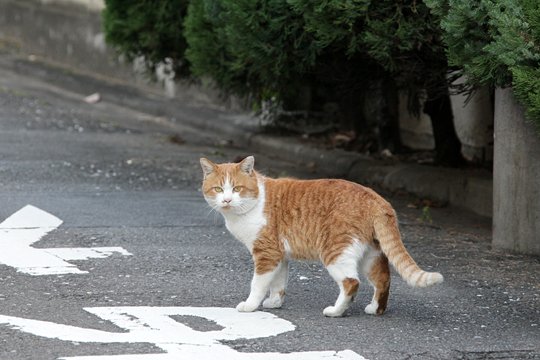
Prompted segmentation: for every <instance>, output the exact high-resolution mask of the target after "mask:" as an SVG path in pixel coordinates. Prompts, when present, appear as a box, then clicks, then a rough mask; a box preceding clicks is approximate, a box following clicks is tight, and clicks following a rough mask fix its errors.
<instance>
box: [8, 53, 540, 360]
mask: <svg viewBox="0 0 540 360" xmlns="http://www.w3.org/2000/svg"><path fill="white" fill-rule="evenodd" d="M40 72H41V73H40ZM53 78H56V80H54V79H53ZM53 80H54V81H53ZM124 89H125V88H124V87H122V86H119V85H114V86H113V85H110V84H106V83H105V84H104V83H101V82H100V81H98V80H96V79H92V78H88V77H84V76H76V75H72V74H70V73H64V74H63V75H62V74H61V72H60V71H59V70H58V69H57V70H55V69H52V68H47V67H41V66H35V65H33V64H31V63H29V62H27V61H26V60H21V59H17V58H15V57H13V56H11V55H8V54H3V55H0V109H1V111H0V185H1V187H0V200H1V203H2V206H1V207H0V222H1V221H4V219H6V218H8V217H9V216H10V215H11V214H13V213H14V212H16V211H17V210H19V209H20V208H22V207H23V206H25V205H27V204H31V205H34V206H36V207H39V208H40V209H43V210H45V211H47V212H49V213H51V214H53V215H55V216H57V217H59V218H60V219H62V220H63V221H64V223H63V224H62V225H61V226H60V227H59V228H58V229H56V230H54V231H52V232H50V233H49V234H48V235H46V236H45V237H44V238H43V239H42V240H41V241H39V242H37V243H36V244H35V246H34V247H35V248H41V249H43V248H55V247H64V248H83V247H122V248H124V249H126V250H127V251H128V252H130V253H131V254H132V255H130V256H123V255H121V254H113V255H111V256H110V257H106V258H101V259H87V260H80V261H77V260H74V261H70V262H71V263H73V264H76V265H77V267H78V268H79V269H81V270H84V271H88V273H87V274H65V275H43V276H32V275H28V274H24V273H20V272H17V271H16V269H14V268H12V267H8V266H5V265H2V264H0V316H8V317H16V318H25V319H35V320H42V321H47V322H54V323H58V324H66V325H72V326H74V327H83V328H91V329H97V330H103V331H109V332H111V333H118V332H122V331H123V330H122V329H119V328H118V327H116V326H115V325H114V324H113V323H111V322H109V321H105V320H103V319H100V318H99V317H97V316H95V315H92V314H90V313H88V312H86V311H84V310H83V308H93V307H119V306H145V307H155V308H162V307H186V306H197V307H223V308H231V307H234V306H235V305H236V304H237V303H238V302H240V301H242V300H244V299H245V297H246V296H247V294H248V290H249V281H250V277H251V271H252V264H251V259H250V256H249V254H248V252H247V250H246V249H245V248H244V247H243V245H241V244H240V243H238V242H237V241H235V240H234V239H233V238H232V237H231V236H230V235H229V234H228V233H227V232H226V230H225V228H224V226H223V222H222V220H221V219H220V217H219V216H218V215H217V214H215V213H212V212H210V211H209V208H208V206H207V205H206V203H205V202H204V200H203V199H202V196H201V194H200V191H199V185H200V180H201V175H200V169H199V164H198V159H199V157H201V156H206V157H208V158H211V159H213V160H215V161H229V160H233V159H235V158H237V157H241V156H245V155H248V154H254V155H255V157H256V163H257V166H258V168H259V169H261V170H262V171H263V172H264V173H266V174H268V175H271V176H280V175H287V176H296V177H302V178H308V177H318V176H326V175H327V174H332V173H334V174H336V175H339V171H337V170H336V171H333V170H332V169H330V168H329V166H330V165H329V164H330V163H332V162H331V161H328V162H326V163H325V162H319V166H318V168H316V169H315V170H316V171H315V172H313V169H312V168H308V167H306V166H302V164H304V165H305V163H304V162H299V161H296V159H294V158H292V157H291V156H277V155H279V154H276V152H277V150H276V148H272V149H273V150H271V151H270V150H268V149H269V148H264V147H263V146H259V145H257V143H256V142H254V141H253V138H254V136H256V137H258V138H259V139H262V140H260V141H261V142H264V141H266V140H264V139H266V138H265V137H264V136H263V135H260V134H259V135H253V133H252V129H249V128H248V129H245V128H243V129H244V131H240V130H235V129H238V126H239V127H240V128H242V126H244V125H242V124H236V125H238V126H235V123H234V121H236V120H237V119H236V118H235V119H236V120H235V119H232V120H231V119H229V121H228V122H227V121H225V120H224V119H227V116H228V115H227V114H226V113H223V112H222V111H220V110H219V109H209V108H206V107H202V106H197V105H195V106H193V105H186V104H177V103H173V102H172V101H171V102H168V101H166V100H164V99H161V98H159V97H155V98H153V97H152V98H151V99H150V100H148V96H147V97H144V96H141V95H140V94H138V93H133V92H130V91H125V92H124V91H123V90H124ZM97 90H99V92H100V93H101V94H102V98H103V100H102V101H100V102H98V103H96V104H87V103H85V102H84V101H82V98H83V97H84V95H88V94H90V93H92V92H95V91H97ZM143 101H148V103H146V104H142V102H143ZM150 107H152V108H153V109H154V110H153V111H149V109H150ZM220 120H223V121H220ZM213 121H214V122H215V123H224V124H226V125H224V126H227V127H228V129H229V131H230V133H228V134H227V133H225V132H224V131H222V130H223V129H221V130H220V131H217V127H216V129H213V128H212V126H213V125H212V124H213ZM197 122H203V123H204V124H206V125H205V126H206V127H207V128H206V130H204V131H203V130H201V129H202V127H201V126H196V123H197ZM245 126H247V125H245ZM235 131H238V132H239V133H241V134H244V135H245V134H247V135H246V136H247V138H245V139H247V140H246V141H236V143H233V144H232V145H234V146H231V145H230V142H228V141H227V140H229V139H230V138H231V135H232V137H233V138H234V139H236V140H237V139H242V136H244V135H238V136H236V137H235V136H234V135H235ZM272 141H274V140H272ZM294 146H296V145H294ZM265 149H266V151H263V150H265ZM298 149H302V150H298V152H300V151H303V152H308V150H305V147H302V148H300V147H298ZM306 156H308V155H306ZM284 158H285V159H287V158H289V161H286V160H283V159H284ZM319 158H320V156H319ZM342 161H343V163H344V164H346V163H347V159H343V160H342ZM299 164H300V165H299ZM325 164H326V165H325ZM327 167H328V168H327ZM383 195H384V196H385V197H387V198H388V199H389V200H390V201H391V203H392V204H393V205H394V206H395V207H396V209H397V211H398V214H399V217H400V223H401V229H402V233H403V237H404V241H405V244H406V246H407V248H408V249H409V251H410V252H411V254H412V255H413V257H414V258H415V259H416V260H417V262H418V263H419V264H420V265H421V266H422V267H423V268H425V269H426V270H437V271H440V272H441V273H442V274H443V275H444V276H445V282H444V283H443V284H442V285H440V286H438V287H433V288H428V289H412V288H409V287H407V286H406V284H405V283H404V282H403V281H402V280H401V279H400V278H399V277H398V276H397V275H396V274H395V273H394V274H393V275H394V276H393V282H392V286H391V292H390V303H389V308H388V310H387V313H386V314H385V315H383V316H379V317H373V316H368V315H366V314H364V312H363V308H364V307H365V305H366V304H368V303H369V301H370V298H371V289H370V287H369V286H362V287H361V291H360V293H359V295H358V297H357V299H356V300H355V303H354V304H353V305H352V307H351V309H350V310H349V311H348V313H347V316H346V317H343V318H339V319H329V318H325V317H324V316H323V315H322V309H324V307H325V306H327V305H329V304H331V303H333V302H334V300H335V297H336V296H337V287H336V286H335V284H334V283H333V281H332V280H331V279H330V277H329V276H328V274H327V273H326V272H325V270H324V269H323V268H322V267H321V266H320V265H319V264H316V263H293V264H292V265H291V273H290V281H289V287H288V295H287V298H286V300H285V303H284V306H283V308H282V309H276V310H271V311H269V312H270V313H272V314H274V315H276V316H278V317H279V318H282V319H285V320H287V321H289V322H291V323H292V324H294V325H295V327H296V328H295V330H294V331H290V332H286V333H283V334H281V335H277V336H273V337H263V338H258V339H237V340H230V341H226V342H224V344H225V345H227V346H228V347H230V348H232V349H235V350H236V351H238V352H241V353H255V352H257V353H260V352H280V353H288V352H303V351H330V350H332V351H342V350H346V349H350V350H352V351H354V352H356V353H357V354H359V355H360V356H363V357H365V358H366V359H372V360H373V359H540V281H539V277H540V261H539V258H538V257H532V256H524V255H514V254H510V253H506V252H502V251H497V250H494V249H492V248H491V246H490V240H491V239H490V222H489V220H487V219H486V218H485V217H481V216H477V215H474V214H473V213H471V212H467V211H465V210H462V209H458V208H456V207H442V208H431V209H430V210H429V212H426V211H423V209H422V205H419V202H418V199H416V198H414V197H410V196H408V195H405V194H401V193H395V192H394V193H389V192H383ZM0 244H1V242H0ZM0 251H2V249H0ZM238 316H239V317H240V316H242V314H238ZM0 319H1V318H0ZM178 321H180V322H188V321H195V320H193V319H192V320H188V319H186V318H184V319H179V320H178ZM199 321H200V320H199ZM1 322H2V321H0V359H2V360H4V359H6V360H10V359H36V360H41V359H56V358H62V357H75V356H90V355H109V356H110V355H122V354H154V353H160V352H162V350H160V349H159V348H157V347H156V346H155V345H152V344H149V343H144V342H135V343H130V342H125V343H114V344H109V343H103V342H102V343H100V342H97V343H86V342H84V341H62V340H59V339H55V338H54V334H51V335H50V337H46V336H36V335H32V334H29V333H28V332H25V331H22V330H21V329H20V328H17V327H13V326H11V327H10V326H6V325H5V323H4V324H1ZM191 326H194V327H199V328H200V329H205V326H206V327H207V328H206V330H208V329H213V327H212V326H215V324H214V325H212V323H198V324H191ZM206 330H201V331H206ZM51 337H52V338H51ZM148 356H149V355H148ZM219 356H220V354H216V358H218V357H219ZM143 358H144V357H143ZM119 359H120V358H119Z"/></svg>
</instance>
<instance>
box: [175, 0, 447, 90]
mask: <svg viewBox="0 0 540 360" xmlns="http://www.w3.org/2000/svg"><path fill="white" fill-rule="evenodd" d="M185 28H186V37H187V41H188V45H189V48H188V50H187V52H186V56H187V58H188V59H189V61H190V62H191V63H192V65H193V72H194V73H195V74H196V75H198V76H202V75H208V76H210V77H212V78H213V79H215V80H216V82H217V84H218V85H219V86H220V87H221V88H223V89H225V90H227V91H233V92H240V93H251V94H254V95H255V96H256V97H257V98H261V97H262V98H264V97H268V96H274V95H278V96H280V97H287V96H291V94H294V93H296V92H297V89H298V86H299V85H298V84H299V83H303V84H308V85H314V84H319V85H320V84H324V85H325V86H330V88H334V90H335V87H338V88H340V89H342V92H345V91H347V90H350V89H354V88H358V87H359V86H363V87H364V88H366V87H367V84H366V81H368V80H369V79H370V78H373V77H379V78H380V77H384V76H388V75H390V76H394V77H395V78H396V80H397V83H398V87H400V88H405V89H408V90H410V89H415V91H416V92H418V91H419V90H420V89H421V88H425V87H426V86H431V85H432V84H433V81H431V80H432V77H434V76H437V77H440V76H441V74H445V72H446V57H445V54H444V49H443V47H442V43H441V42H440V36H439V34H440V30H439V28H438V22H437V21H434V19H433V16H432V14H431V13H430V12H429V9H428V8H427V6H426V5H425V4H424V3H423V2H419V1H415V0H405V1H400V2H396V1H394V0H378V1H373V0H348V1H343V0H324V1H323V0H318V1H313V0H199V1H194V2H192V3H191V4H190V6H189V11H188V16H187V19H186V21H185ZM443 76H444V75H443ZM317 86H318V85H317Z"/></svg>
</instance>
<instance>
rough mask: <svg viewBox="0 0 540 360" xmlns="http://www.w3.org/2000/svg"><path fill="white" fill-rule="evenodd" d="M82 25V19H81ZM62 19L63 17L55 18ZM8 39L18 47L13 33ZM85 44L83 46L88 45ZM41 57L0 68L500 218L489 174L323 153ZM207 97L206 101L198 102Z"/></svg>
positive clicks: (226, 114) (321, 168)
mask: <svg viewBox="0 0 540 360" xmlns="http://www.w3.org/2000/svg"><path fill="white" fill-rule="evenodd" d="M24 3H25V6H30V5H29V4H30V3H31V1H25V2H24ZM50 6H54V5H50ZM39 8H40V9H43V6H41V5H40V6H39ZM47 11H50V10H47ZM63 14H64V15H63V16H66V17H69V16H70V15H69V12H64V13H63ZM56 15H57V16H59V15H58V14H56ZM95 16H99V15H96V14H94V15H89V17H88V18H89V19H93V20H92V21H95V20H96V19H95V18H94V17H95ZM85 18H86V17H85ZM80 20H81V18H80V17H79V18H78V21H80ZM55 21H58V19H57V18H55ZM70 21H72V20H70ZM1 26H2V24H1V22H0V41H1V40H3V39H2V29H1ZM34 30H36V29H34ZM21 31H22V30H21ZM29 31H30V32H31V31H33V30H29ZM76 34H77V32H73V33H71V34H70V35H71V37H72V38H71V40H72V41H73V40H74V39H73V36H75V35H76ZM27 37H28V35H21V36H20V37H19V38H18V39H16V40H17V41H18V42H19V43H22V44H23V45H24V46H22V47H21V48H22V51H23V52H24V51H26V52H31V47H32V44H28V43H26V44H25V43H24V42H25V39H26V38H27ZM8 40H9V41H13V35H11V36H10V38H9V39H8ZM53 40H54V39H53ZM53 40H51V39H49V40H48V41H49V42H50V41H53ZM82 40H83V39H81V43H82V44H84V41H82ZM56 41H58V42H62V41H63V40H62V37H57V40H56ZM57 45H58V44H57ZM51 48H55V47H51ZM78 49H79V47H74V48H72V50H71V51H77V50H78ZM83 49H84V51H83V50H81V54H78V55H79V56H75V58H76V59H77V61H78V62H80V61H82V60H81V59H84V53H86V52H88V51H89V49H88V48H84V47H83ZM39 51H40V54H41V56H43V57H44V58H45V59H51V60H52V61H55V65H52V64H51V63H46V62H36V61H28V60H24V59H22V58H16V57H13V56H12V55H9V54H6V55H4V56H0V66H3V67H5V68H9V69H11V70H12V71H14V72H18V73H20V74H21V75H24V76H31V77H37V78H40V79H41V80H44V81H46V82H48V83H50V84H51V85H55V86H58V87H60V88H65V89H68V90H70V91H72V92H75V93H78V94H81V97H84V96H86V95H89V94H91V93H94V92H99V93H100V94H101V97H102V98H103V99H105V100H106V101H110V102H112V103H116V104H118V105H122V106H126V107H130V108H133V109H136V110H138V111H141V112H146V113H149V114H152V115H154V116H163V117H166V118H167V119H169V120H170V121H171V122H172V123H173V124H174V123H177V124H178V125H183V126H186V125H187V126H189V127H192V128H194V129H197V131H200V132H206V133H210V134H213V135H219V136H220V137H224V138H227V139H228V140H234V145H236V146H239V147H242V148H249V149H253V150H256V151H259V152H264V153H266V154H273V155H275V156H276V157H280V158H284V159H286V160H289V161H292V162H294V163H296V164H298V165H301V166H307V165H309V167H312V168H315V169H316V170H317V171H318V173H319V174H320V175H321V176H328V177H340V178H346V179H349V180H352V181H356V182H359V183H362V184H366V185H371V186H374V185H375V186H380V187H382V188H384V189H387V190H390V191H398V190H400V191H406V192H408V193H411V194H413V195H415V196H417V197H420V198H429V199H432V200H435V201H437V202H439V203H444V204H450V205H453V206H457V207H462V208H465V209H468V210H471V211H473V212H475V213H477V214H479V215H482V216H486V217H491V216H492V207H493V198H492V194H493V181H492V175H491V173H489V172H488V171H482V170H463V169H448V168H440V167H430V166H421V165H416V164H399V163H398V164H395V163H394V164H386V163H382V162H380V161H375V160H373V159H371V158H367V157H365V156H362V155H360V154H356V153H350V152H346V151H343V150H326V149H319V148H315V147H313V146H312V145H309V144H306V143H304V142H302V141H300V140H299V139H296V138H291V137H276V136H269V135H267V134H261V133H260V129H259V127H258V126H257V121H256V120H255V119H254V118H253V117H252V116H250V115H248V114H245V113H244V114H242V113H235V112H233V111H230V110H226V109H224V107H223V106H220V105H217V104H216V103H211V102H208V101H207V100H208V99H211V98H212V97H211V96H208V97H206V98H205V97H204V96H199V95H197V94H195V95H193V94H190V93H189V91H190V90H189V89H188V90H185V91H183V93H184V94H186V96H183V97H180V98H179V97H176V98H174V99H171V98H168V97H166V96H164V95H163V94H160V93H158V92H157V91H156V88H155V87H154V88H152V87H148V86H145V85H144V84H141V83H140V82H138V81H136V80H135V78H133V80H131V81H130V80H129V77H128V78H126V75H125V66H124V69H123V70H122V71H119V74H121V76H120V77H111V70H110V69H109V68H107V70H104V72H100V70H99V68H91V67H90V66H83V67H82V69H83V71H85V73H82V72H80V70H79V69H80V68H79V67H78V66H77V64H74V63H73V62H70V61H69V60H66V62H65V63H63V62H59V60H58V54H54V55H53V54H51V56H50V57H48V56H47V55H48V54H47V52H46V49H45V50H44V49H43V48H41V49H40V50H39ZM93 55H94V57H93V58H91V59H88V61H89V62H95V61H96V59H95V56H98V55H99V54H93ZM109 56H110V55H109V52H103V54H102V60H103V62H104V63H108V65H109V67H111V66H113V68H114V65H111V64H110V61H108V60H110V59H109ZM118 66H120V65H118ZM74 67H75V69H74ZM196 91H200V89H198V90H196ZM201 98H203V101H197V100H198V99H201Z"/></svg>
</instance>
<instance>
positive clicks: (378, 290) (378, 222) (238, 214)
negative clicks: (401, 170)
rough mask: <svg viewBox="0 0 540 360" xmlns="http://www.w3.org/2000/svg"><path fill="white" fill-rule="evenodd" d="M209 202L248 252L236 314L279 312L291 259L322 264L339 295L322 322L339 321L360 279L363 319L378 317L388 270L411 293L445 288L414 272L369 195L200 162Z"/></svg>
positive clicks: (387, 211) (436, 278) (336, 183)
mask: <svg viewBox="0 0 540 360" xmlns="http://www.w3.org/2000/svg"><path fill="white" fill-rule="evenodd" d="M201 166H202V168H203V172H204V180H203V186H202V190H203V193H204V197H205V199H206V201H207V202H208V203H209V204H210V206H212V207H213V208H215V209H216V210H217V211H219V212H220V213H221V214H222V215H223V216H224V218H225V224H226V226H227V228H228V229H229V231H230V232H231V233H232V234H233V235H234V236H235V237H236V238H237V239H238V240H240V241H241V242H243V243H244V244H245V245H246V246H247V247H248V249H249V250H250V252H251V254H252V257H253V261H254V265H255V271H254V276H253V281H252V284H251V292H250V295H249V297H248V299H247V300H246V301H245V302H242V303H240V304H239V305H238V306H237V309H238V310H239V311H253V310H255V309H257V308H258V306H259V305H260V303H261V302H262V300H263V299H264V297H265V296H266V294H267V293H268V292H269V296H268V298H267V299H266V300H264V302H263V306H264V307H279V306H281V304H282V302H283V298H284V295H285V286H286V283H287V264H288V261H289V260H290V259H298V260H313V259H319V260H321V261H322V263H323V264H324V265H325V266H326V268H327V269H328V272H329V273H330V275H331V276H332V277H333V278H334V280H335V281H336V283H337V284H338V286H339V288H340V295H339V297H338V299H337V301H336V303H335V305H333V306H329V307H327V308H326V309H325V310H324V314H325V315H327V316H341V315H342V314H343V313H344V311H345V310H346V309H347V307H348V306H349V304H350V303H351V302H352V300H353V298H354V296H355V294H356V292H357V290H358V286H359V283H360V282H359V272H360V273H361V274H363V275H364V276H365V277H366V278H367V279H368V281H369V282H370V283H371V284H372V286H373V287H374V296H373V300H372V302H371V303H370V304H369V305H368V306H367V307H366V309H365V311H366V313H369V314H382V313H383V312H384V311H385V309H386V306H387V301H388V293H389V287H390V271H389V268H388V262H390V263H391V264H392V265H393V266H394V268H395V269H396V270H397V272H398V273H399V274H400V275H401V276H402V277H403V279H405V280H406V281H407V283H408V284H409V285H411V286H414V287H425V286H430V285H433V284H436V283H440V282H442V281H443V277H442V275H441V274H439V273H434V272H426V271H423V270H422V269H420V268H419V267H418V265H417V264H416V262H415V261H414V260H413V258H412V257H411V256H410V255H409V253H408V252H407V250H406V249H405V247H404V245H403V242H402V241H401V235H400V232H399V228H398V221H397V216H396V213H395V211H394V209H393V208H392V206H391V205H390V204H389V203H388V202H387V201H386V200H384V199H383V198H382V197H381V196H380V195H378V194H377V193H376V192H374V191H373V190H371V189H369V188H366V187H364V186H361V185H359V184H356V183H352V182H349V181H345V180H334V179H322V180H296V179H289V178H284V179H272V178H269V177H265V176H263V175H261V174H259V173H257V172H256V171H255V170H254V158H253V157H252V156H250V157H247V158H246V159H244V160H243V161H242V162H240V163H238V164H234V163H227V164H215V163H213V162H211V161H210V160H208V159H204V158H203V159H201Z"/></svg>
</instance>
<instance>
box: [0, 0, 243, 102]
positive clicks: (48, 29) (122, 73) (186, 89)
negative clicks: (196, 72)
mask: <svg viewBox="0 0 540 360" xmlns="http://www.w3.org/2000/svg"><path fill="white" fill-rule="evenodd" d="M103 7H104V5H103V1H102V0H1V1H0V46H2V44H4V46H6V44H7V46H9V47H11V48H16V49H19V50H20V51H21V52H23V53H27V54H32V55H33V56H36V57H38V58H41V59H44V60H46V61H48V62H53V63H54V62H57V63H59V64H60V65H61V66H62V67H66V66H68V67H71V68H73V69H75V70H76V71H78V72H89V73H92V74H94V75H97V76H100V77H102V78H106V79H107V80H108V81H112V82H114V81H120V82H126V83H132V84H135V85H138V86H144V87H147V88H148V89H150V90H153V91H158V92H160V93H162V94H164V95H167V96H169V97H174V98H175V99H177V100H179V101H185V102H190V103H194V104H203V105H205V106H210V107H218V108H229V109H240V108H241V107H242V106H243V104H242V103H241V102H240V101H239V100H238V99H236V98H232V97H231V98H228V99H223V97H221V96H220V94H219V92H218V91H216V90H215V89H213V88H211V87H209V86H198V85H193V84H185V83H181V82H180V83H178V82H174V81H173V80H172V78H173V76H174V73H170V72H169V71H167V67H168V65H167V64H161V65H160V66H158V68H157V71H156V74H155V75H156V77H157V79H158V81H157V82H153V81H150V80H149V76H148V75H147V74H145V73H144V72H143V70H142V68H143V66H142V61H135V62H134V63H129V62H126V61H124V59H123V57H122V56H120V55H118V54H117V53H116V52H115V51H114V50H113V49H111V48H110V47H109V46H107V45H106V43H105V35H104V33H103V30H102V25H101V10H102V9H103Z"/></svg>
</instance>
